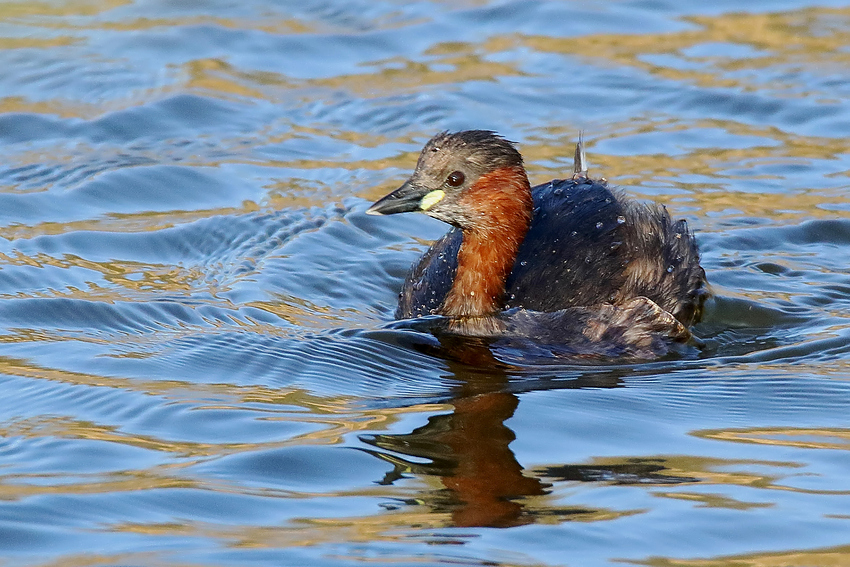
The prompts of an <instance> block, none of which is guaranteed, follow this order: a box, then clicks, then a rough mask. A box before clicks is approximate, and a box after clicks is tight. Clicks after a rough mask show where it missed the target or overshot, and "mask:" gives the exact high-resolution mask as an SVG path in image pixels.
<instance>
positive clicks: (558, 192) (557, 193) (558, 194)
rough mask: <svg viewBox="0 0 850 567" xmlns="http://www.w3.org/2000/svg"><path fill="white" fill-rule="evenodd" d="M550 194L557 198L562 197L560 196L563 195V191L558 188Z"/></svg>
mask: <svg viewBox="0 0 850 567" xmlns="http://www.w3.org/2000/svg"><path fill="white" fill-rule="evenodd" d="M552 193H554V194H555V195H557V196H560V195H562V194H563V193H564V190H563V189H561V188H560V187H558V188H557V189H555V190H554V191H552Z"/></svg>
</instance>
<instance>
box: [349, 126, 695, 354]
mask: <svg viewBox="0 0 850 567" xmlns="http://www.w3.org/2000/svg"><path fill="white" fill-rule="evenodd" d="M573 169H574V171H573V174H572V175H571V176H569V177H567V178H565V179H555V180H552V181H549V182H547V183H543V184H540V185H537V186H535V187H532V186H531V184H530V182H529V180H528V175H527V173H526V170H525V167H524V165H523V159H522V155H521V154H520V152H519V150H518V149H517V147H516V144H515V143H514V142H511V141H509V140H507V139H506V138H504V137H502V136H500V135H498V134H497V133H495V132H493V131H490V130H464V131H458V132H448V131H444V132H441V133H439V134H437V135H435V136H434V137H433V138H431V139H430V140H429V141H428V142H427V143H426V144H425V146H424V148H423V149H422V151H421V153H420V155H419V159H418V162H417V164H416V168H415V170H414V171H413V174H412V175H411V176H410V178H409V179H407V181H405V182H404V184H402V185H401V187H399V188H398V189H396V190H395V191H392V192H391V193H389V194H388V195H386V196H384V197H383V198H381V199H379V200H378V201H376V202H375V203H374V204H372V205H371V207H369V208H368V210H367V211H366V213H368V214H371V215H391V214H397V213H404V212H422V213H425V214H426V215H428V216H431V217H433V218H435V219H438V220H440V221H443V222H445V223H447V224H449V225H451V226H452V228H451V230H449V232H448V233H446V234H445V235H444V236H443V237H442V238H440V239H438V240H437V241H435V242H434V243H433V244H432V245H431V247H430V248H429V249H428V250H427V251H426V252H425V253H424V254H423V256H422V257H421V258H420V259H419V261H418V262H416V263H415V264H414V265H413V266H412V268H411V270H410V272H409V274H408V275H407V277H406V279H405V281H404V283H403V285H402V289H401V292H400V293H399V301H398V308H397V309H396V312H395V316H396V318H397V319H410V318H417V317H423V316H429V315H437V316H442V317H443V318H445V319H446V321H448V323H447V325H448V326H449V328H451V329H453V330H454V331H455V332H459V333H463V334H470V335H504V334H506V333H513V334H523V335H527V336H539V337H545V338H547V340H552V341H558V340H559V337H561V340H563V341H572V342H576V341H577V342H578V343H581V344H592V343H594V342H604V341H608V342H609V343H611V344H612V345H613V344H615V343H620V344H619V345H618V346H620V347H624V348H625V351H624V352H626V351H628V352H632V351H634V352H638V351H639V350H640V348H644V347H646V349H648V350H646V349H645V350H646V352H650V353H654V352H655V351H657V350H659V349H657V348H655V347H652V348H649V347H647V345H655V346H658V344H660V343H665V342H670V340H673V341H678V342H682V341H686V340H688V339H690V338H691V334H690V332H689V331H688V328H689V327H690V326H691V325H693V324H694V323H696V322H698V321H699V320H700V318H701V315H702V312H703V306H704V303H705V301H706V299H707V298H708V297H709V296H710V291H709V289H708V282H707V280H706V275H705V271H704V270H703V268H702V267H701V266H700V257H699V251H698V248H697V244H696V241H695V239H694V236H693V234H692V233H691V232H690V230H689V229H688V225H687V222H686V221H685V220H684V219H680V220H677V221H673V220H672V219H671V217H670V214H669V213H668V212H667V209H666V208H665V207H664V206H663V205H660V204H657V203H654V202H639V201H636V200H634V199H631V198H630V197H628V196H627V195H626V194H625V192H624V191H622V190H621V189H619V188H615V187H611V186H609V184H608V182H607V180H605V179H604V178H601V179H592V178H591V177H589V175H588V172H587V165H586V158H585V151H584V143H583V140H581V139H580V140H579V143H578V144H577V145H576V152H575V158H574V168H573ZM662 339H663V340H662ZM636 345H637V346H636ZM629 349H631V351H629ZM635 349H637V350H635ZM608 350H611V349H608ZM613 350H615V351H623V348H615V349H613ZM644 354H646V353H644Z"/></svg>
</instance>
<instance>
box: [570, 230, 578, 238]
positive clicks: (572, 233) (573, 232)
mask: <svg viewBox="0 0 850 567" xmlns="http://www.w3.org/2000/svg"><path fill="white" fill-rule="evenodd" d="M577 234H578V233H577V232H576V231H572V232H571V233H570V236H572V237H575V236H576V235H577Z"/></svg>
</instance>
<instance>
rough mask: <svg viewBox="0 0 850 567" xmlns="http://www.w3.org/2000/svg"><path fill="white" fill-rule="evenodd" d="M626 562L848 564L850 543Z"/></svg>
mask: <svg viewBox="0 0 850 567" xmlns="http://www.w3.org/2000/svg"><path fill="white" fill-rule="evenodd" d="M627 563H631V564H635V565H647V566H648V567H812V566H814V565H816V566H818V567H848V566H850V546H838V547H825V548H817V549H800V550H796V549H795V550H789V551H780V552H765V553H749V554H745V555H731V556H725V557H717V558H711V559H672V558H666V557H653V558H651V559H647V560H645V561H627Z"/></svg>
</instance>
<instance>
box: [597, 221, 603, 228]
mask: <svg viewBox="0 0 850 567" xmlns="http://www.w3.org/2000/svg"><path fill="white" fill-rule="evenodd" d="M603 226H604V225H603V224H602V223H601V222H598V223H596V228H602V227H603Z"/></svg>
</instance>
